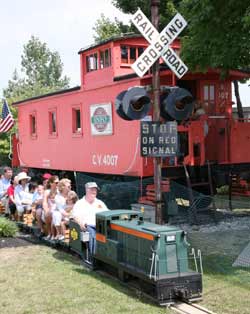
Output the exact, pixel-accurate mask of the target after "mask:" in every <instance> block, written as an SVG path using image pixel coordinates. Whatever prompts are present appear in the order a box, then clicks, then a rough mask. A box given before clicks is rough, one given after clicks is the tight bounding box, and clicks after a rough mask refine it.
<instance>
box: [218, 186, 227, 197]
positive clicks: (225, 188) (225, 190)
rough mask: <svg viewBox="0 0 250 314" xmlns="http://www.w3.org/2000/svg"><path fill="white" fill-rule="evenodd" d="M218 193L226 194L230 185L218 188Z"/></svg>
mask: <svg viewBox="0 0 250 314" xmlns="http://www.w3.org/2000/svg"><path fill="white" fill-rule="evenodd" d="M216 191H217V194H219V195H226V194H228V193H229V186H228V185H222V186H221V187H220V188H216Z"/></svg>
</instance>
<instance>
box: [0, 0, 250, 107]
mask: <svg viewBox="0 0 250 314" xmlns="http://www.w3.org/2000/svg"><path fill="white" fill-rule="evenodd" d="M131 1H132V0H131ZM111 2H112V1H111V0H36V1H34V0H8V1H4V0H0V12H1V19H0V51H1V53H0V56H1V59H0V97H1V96H2V89H3V88H6V87H7V85H8V80H9V79H11V78H12V74H13V72H14V70H15V68H16V69H17V71H18V73H19V74H21V71H20V64H21V54H22V53H23V45H25V44H27V42H28V41H29V39H30V38H31V36H32V35H34V36H36V37H38V38H39V39H40V41H41V42H45V43H47V46H48V48H49V49H50V50H51V51H58V53H59V55H60V57H61V60H62V62H63V64H64V73H63V74H64V75H67V76H68V77H70V86H71V87H73V86H76V85H79V84H80V64H79V55H78V51H79V50H80V49H81V48H83V47H86V46H88V45H90V44H93V43H94V39H93V35H94V31H93V27H94V25H95V22H96V21H97V19H98V18H100V16H101V14H102V13H103V14H104V15H105V16H106V17H108V18H110V20H111V21H114V19H115V17H117V18H118V19H119V20H122V21H124V22H128V21H129V18H130V16H129V15H125V14H123V13H121V12H120V11H119V10H118V9H116V8H115V7H114V6H113V5H112V4H111ZM249 84H250V81H249V82H248V84H244V85H243V86H240V95H241V99H242V103H243V105H244V106H247V105H248V106H250V87H249V86H248V85H249ZM233 100H234V99H233Z"/></svg>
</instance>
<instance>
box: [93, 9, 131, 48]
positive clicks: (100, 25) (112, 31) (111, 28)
mask: <svg viewBox="0 0 250 314" xmlns="http://www.w3.org/2000/svg"><path fill="white" fill-rule="evenodd" d="M93 30H94V31H95V33H96V35H94V39H95V42H100V41H102V40H105V39H108V38H110V37H112V36H115V35H121V34H124V33H129V32H131V31H132V30H133V28H132V26H131V25H126V24H123V22H121V21H119V20H118V19H117V18H115V22H112V21H111V20H110V19H109V18H107V17H105V16H104V14H101V17H100V18H99V19H98V20H97V21H96V23H95V26H94V27H93Z"/></svg>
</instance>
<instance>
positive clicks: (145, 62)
mask: <svg viewBox="0 0 250 314" xmlns="http://www.w3.org/2000/svg"><path fill="white" fill-rule="evenodd" d="M132 22H133V24H134V25H135V26H136V28H137V29H138V30H139V31H140V32H141V34H142V35H143V36H144V37H145V39H147V41H148V42H149V43H150V46H148V48H147V49H146V50H145V51H144V52H143V54H142V55H141V56H140V57H139V58H138V59H137V60H136V61H135V62H134V63H133V64H132V68H133V70H134V71H135V72H136V74H137V75H138V76H140V77H142V76H143V75H144V74H145V73H146V72H147V71H148V70H149V68H150V67H151V66H152V65H153V64H154V63H155V61H156V60H157V59H158V58H160V57H161V58H162V59H163V60H164V61H165V62H166V63H167V65H168V66H169V68H170V69H171V71H172V72H174V73H175V75H176V76H177V77H178V78H179V79H180V78H181V77H182V76H183V75H184V74H185V73H186V72H187V71H188V67H187V66H186V65H185V64H184V63H183V61H182V60H181V59H180V58H179V56H178V55H177V54H176V53H175V52H174V50H173V49H172V48H170V46H169V45H170V44H171V43H172V42H173V41H174V39H175V38H176V37H177V36H178V35H179V34H180V33H181V32H182V31H183V29H184V28H185V27H186V26H187V22H186V20H185V19H184V18H183V16H182V15H181V14H180V13H177V14H176V15H175V16H174V17H173V19H172V20H171V21H170V22H169V23H168V25H167V26H166V27H165V28H164V29H163V30H162V31H161V33H160V34H159V32H158V31H157V30H156V28H155V27H154V26H153V25H152V24H151V22H150V21H149V20H148V18H147V17H146V16H145V15H144V13H143V12H142V11H141V10H140V9H138V10H137V11H136V12H135V14H134V15H133V17H132Z"/></svg>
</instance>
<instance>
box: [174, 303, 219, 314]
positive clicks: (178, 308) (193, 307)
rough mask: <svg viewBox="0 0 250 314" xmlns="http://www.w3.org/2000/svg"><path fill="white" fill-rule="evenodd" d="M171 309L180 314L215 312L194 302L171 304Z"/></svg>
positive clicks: (212, 313) (207, 313)
mask: <svg viewBox="0 0 250 314" xmlns="http://www.w3.org/2000/svg"><path fill="white" fill-rule="evenodd" d="M170 309H172V310H174V311H175V312H177V313H180V314H215V313H214V312H212V311H210V310H208V309H206V308H205V307H202V306H200V305H198V304H194V303H185V302H180V303H175V304H172V305H170Z"/></svg>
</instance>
